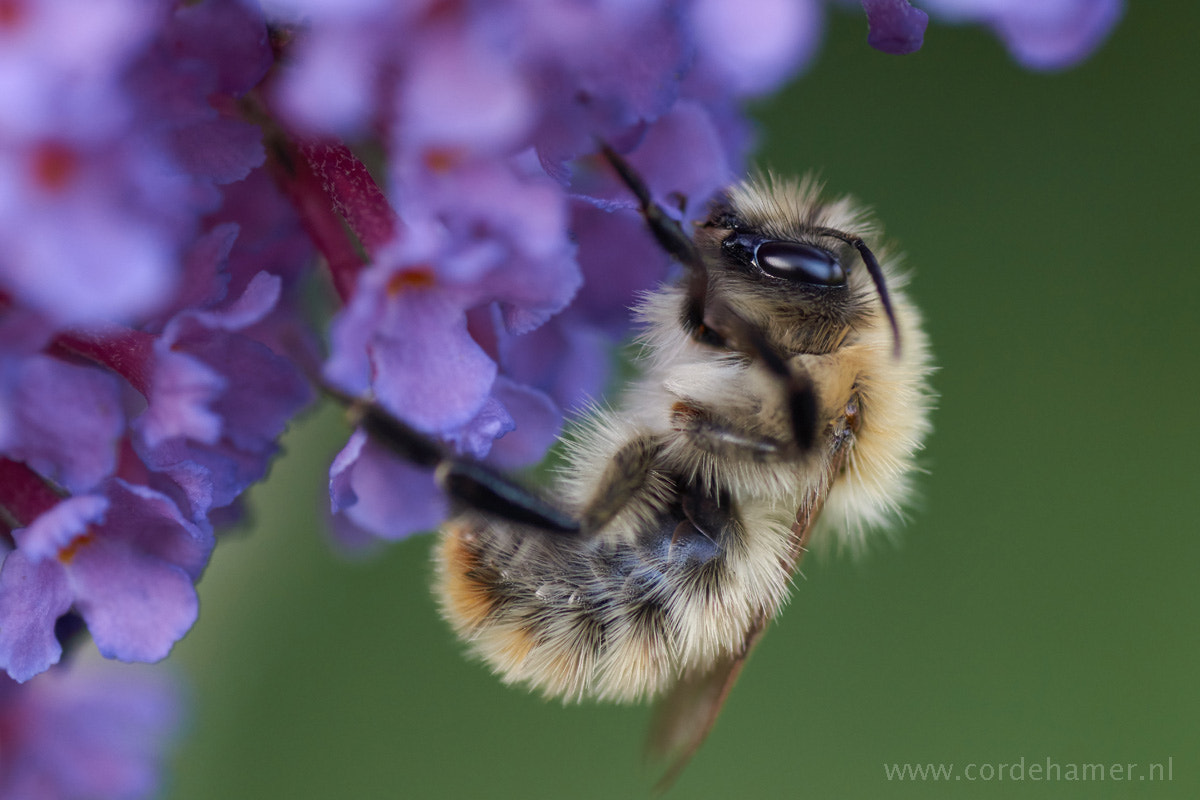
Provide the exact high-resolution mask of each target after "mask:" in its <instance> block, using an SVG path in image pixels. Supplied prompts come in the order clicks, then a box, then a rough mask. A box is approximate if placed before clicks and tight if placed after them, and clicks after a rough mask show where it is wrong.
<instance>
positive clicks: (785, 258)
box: [754, 240, 846, 286]
mask: <svg viewBox="0 0 1200 800" xmlns="http://www.w3.org/2000/svg"><path fill="white" fill-rule="evenodd" d="M754 261H755V262H756V263H757V264H758V267H759V269H761V270H762V271H763V272H765V273H767V274H768V275H774V276H775V277H776V278H783V279H785V280H789V281H799V282H802V283H815V284H819V285H821V286H841V285H843V284H844V283H845V282H846V270H845V269H843V268H842V265H841V264H840V263H838V260H837V259H836V258H834V257H833V253H830V252H829V251H828V250H824V249H822V248H820V247H813V246H812V245H808V244H801V243H799V242H781V241H776V240H770V241H766V242H762V243H761V244H759V245H758V247H757V248H755V250H754Z"/></svg>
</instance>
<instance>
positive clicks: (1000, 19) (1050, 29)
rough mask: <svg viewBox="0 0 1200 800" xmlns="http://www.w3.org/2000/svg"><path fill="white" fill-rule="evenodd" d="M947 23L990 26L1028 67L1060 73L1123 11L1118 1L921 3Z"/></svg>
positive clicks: (952, 0) (942, 0)
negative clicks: (1060, 70)
mask: <svg viewBox="0 0 1200 800" xmlns="http://www.w3.org/2000/svg"><path fill="white" fill-rule="evenodd" d="M921 5H922V6H924V7H925V8H927V9H929V11H930V12H931V13H933V14H934V15H936V16H938V17H940V18H942V19H945V20H947V21H950V22H974V23H982V24H984V25H988V26H989V27H991V28H992V29H993V30H994V31H995V32H996V34H997V35H998V36H999V37H1000V39H1001V40H1002V41H1003V42H1004V44H1005V46H1007V47H1008V50H1009V52H1010V53H1012V56H1013V58H1015V59H1016V60H1017V61H1018V62H1019V63H1020V64H1022V65H1023V66H1026V67H1029V68H1031V69H1065V68H1066V67H1070V66H1073V65H1074V64H1077V63H1079V62H1080V61H1082V60H1083V59H1085V58H1087V57H1088V56H1089V55H1091V53H1092V52H1093V51H1094V50H1095V49H1096V48H1097V47H1099V46H1100V45H1101V44H1102V43H1103V42H1104V40H1105V39H1107V38H1108V35H1109V34H1110V33H1112V30H1113V28H1114V27H1116V24H1117V22H1119V21H1120V19H1121V16H1122V15H1123V14H1124V13H1125V3H1124V1H1123V0H1004V2H1000V1H999V0H921Z"/></svg>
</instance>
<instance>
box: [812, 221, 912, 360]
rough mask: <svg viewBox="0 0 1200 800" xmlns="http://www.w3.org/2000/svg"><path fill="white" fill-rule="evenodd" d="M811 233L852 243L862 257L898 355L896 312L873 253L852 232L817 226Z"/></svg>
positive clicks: (898, 334) (898, 339) (898, 326)
mask: <svg viewBox="0 0 1200 800" xmlns="http://www.w3.org/2000/svg"><path fill="white" fill-rule="evenodd" d="M813 233H816V234H818V235H820V236H832V237H833V238H834V239H840V240H842V241H843V242H845V243H846V244H848V245H852V246H853V247H854V249H855V250H857V251H858V255H859V256H860V257H861V258H862V260H863V263H864V264H866V265H867V272H868V273H870V275H871V280H872V281H874V283H875V291H876V292H878V293H879V301H880V302H881V303H883V311H884V313H885V314H887V317H888V321H889V322H891V323H892V341H893V342H895V355H896V356H897V357H899V355H900V324H899V323H898V322H896V312H895V311H893V310H892V298H891V295H889V294H888V289H887V282H886V281H885V280H884V279H883V269H882V268H880V266H879V261H878V260H876V258H875V254H874V253H872V252H871V249H870V248H869V247H867V243H866V242H864V241H863V240H862V237H860V236H855V235H854V234H852V233H845V232H843V231H839V230H836V229H834V228H817V229H816V230H814V231H813Z"/></svg>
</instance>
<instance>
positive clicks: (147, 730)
mask: <svg viewBox="0 0 1200 800" xmlns="http://www.w3.org/2000/svg"><path fill="white" fill-rule="evenodd" d="M179 699H180V698H179V689H178V687H177V686H176V685H175V683H174V681H173V680H172V679H171V676H170V675H168V674H165V673H163V672H161V671H155V672H151V671H148V670H134V669H131V668H129V667H124V668H121V669H120V670H117V669H114V668H105V667H102V666H100V665H97V664H91V663H83V662H78V663H74V664H72V665H71V666H70V667H69V668H63V667H60V668H57V669H54V670H52V671H50V672H48V673H46V674H45V675H41V676H39V677H38V678H36V679H35V680H33V681H30V682H29V683H26V684H24V685H18V684H16V683H15V682H13V681H11V680H10V679H8V678H6V677H4V676H3V675H0V800H65V799H67V798H72V799H74V798H78V800H83V799H84V798H89V799H90V800H135V798H144V797H151V796H153V795H154V794H155V793H156V791H157V789H158V788H159V782H160V777H159V775H160V771H161V769H162V761H163V758H164V756H165V755H166V751H167V749H168V748H169V747H170V745H171V744H172V743H173V739H174V735H175V733H176V731H177V729H178V728H179V709H178V706H179Z"/></svg>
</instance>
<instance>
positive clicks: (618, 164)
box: [361, 147, 932, 783]
mask: <svg viewBox="0 0 1200 800" xmlns="http://www.w3.org/2000/svg"><path fill="white" fill-rule="evenodd" d="M603 153H604V156H605V157H606V158H607V161H608V162H609V163H610V164H611V166H612V167H613V168H614V169H615V170H616V172H617V174H618V175H619V176H620V178H621V179H622V181H623V182H624V184H625V185H626V186H627V187H628V188H629V190H630V191H631V192H632V193H633V195H634V196H635V197H636V198H637V201H638V204H639V207H640V210H641V213H642V215H643V216H644V218H645V220H646V222H647V224H648V226H649V228H650V230H651V232H652V233H653V234H654V235H655V237H656V238H657V240H658V241H659V243H660V244H661V245H662V246H663V247H664V248H665V249H666V250H667V251H668V252H669V253H670V254H671V255H673V256H674V257H675V258H676V259H677V260H678V261H679V262H680V263H681V264H682V265H683V267H684V276H683V278H682V280H680V281H678V282H677V283H674V284H670V285H666V286H662V287H660V288H659V289H657V290H656V291H653V292H651V293H649V294H648V295H647V296H645V297H644V298H643V299H642V300H641V302H640V304H639V305H638V307H637V309H636V313H637V316H638V318H639V319H640V321H641V323H642V325H643V327H644V333H643V335H642V345H643V349H642V354H641V356H640V357H639V359H638V360H639V366H640V368H641V370H640V373H641V374H640V377H638V378H637V379H636V380H635V381H634V382H633V383H632V385H631V386H630V387H628V389H627V391H626V392H625V394H624V397H623V399H622V400H621V401H620V403H619V404H618V405H617V406H616V407H615V408H612V409H609V410H597V411H595V412H593V413H592V414H591V416H590V417H589V418H588V419H587V420H586V421H584V422H583V423H582V424H581V425H580V427H579V428H578V430H576V431H575V432H574V434H573V435H572V436H571V438H570V439H569V441H568V442H567V449H566V454H567V456H566V465H565V467H564V469H563V470H562V472H561V474H560V475H559V476H558V479H557V481H556V483H555V484H554V486H553V487H552V489H551V490H550V492H549V493H548V494H547V495H540V494H537V493H534V492H532V491H530V490H528V489H526V488H524V487H522V486H521V485H519V484H517V483H516V482H514V481H512V480H510V479H508V478H506V477H505V476H503V475H501V474H499V473H497V472H495V471H493V470H491V469H490V468H488V467H487V466H485V465H483V464H480V463H477V462H472V461H469V460H465V459H462V458H460V457H456V456H453V455H451V454H448V453H447V451H446V450H445V449H443V448H441V447H440V446H439V445H437V444H436V443H433V442H431V441H429V440H426V439H424V438H423V437H421V435H420V434H418V433H416V432H415V431H412V430H411V429H409V428H407V426H405V425H404V424H403V423H402V422H399V421H397V420H394V419H392V418H390V417H388V416H387V415H386V414H385V413H384V412H381V411H379V410H377V409H375V408H374V407H372V406H369V405H368V406H367V407H366V408H365V410H364V411H363V413H362V416H361V421H362V422H363V424H364V425H365V426H366V427H367V429H368V432H369V433H371V434H372V435H374V436H376V437H377V438H378V439H380V440H382V441H383V442H385V443H387V444H388V445H389V446H391V447H392V448H393V449H395V450H396V451H397V452H399V453H400V454H401V455H403V456H404V457H406V458H409V459H411V460H413V461H415V462H417V463H420V464H425V465H427V466H429V467H431V468H434V469H435V470H436V472H435V474H436V476H437V478H438V480H439V481H440V483H441V485H442V486H443V487H444V488H445V489H446V490H447V492H448V493H449V494H450V496H451V497H452V498H454V500H455V501H456V504H457V510H456V512H455V513H454V515H453V516H452V518H451V519H450V520H449V521H448V522H447V523H446V524H445V526H444V528H443V530H442V533H441V536H440V541H439V544H438V545H437V547H436V554H435V561H436V579H435V589H434V591H435V594H436V596H437V598H438V600H439V603H440V607H441V611H442V614H443V616H444V617H445V619H446V620H447V621H448V622H449V624H450V626H451V627H452V628H453V629H454V630H455V631H456V632H457V634H458V635H459V636H460V637H461V638H462V640H463V641H464V642H466V645H467V647H468V648H469V650H470V651H471V653H472V654H474V655H475V656H476V657H478V658H480V659H482V660H483V661H484V662H486V663H487V664H488V665H490V666H491V668H492V669H493V670H494V671H495V672H496V673H497V674H498V675H499V676H500V678H501V679H502V680H503V681H504V682H505V683H511V684H521V685H524V686H527V687H529V688H531V689H534V690H536V691H539V692H541V693H542V694H544V695H546V696H548V697H553V698H562V699H564V700H568V701H572V700H583V699H588V698H595V699H600V700H613V701H639V700H644V699H649V698H660V697H661V698H664V699H663V701H662V704H661V706H660V707H659V710H658V712H657V716H656V720H655V723H654V726H653V730H652V742H651V749H652V752H653V753H654V754H655V755H657V756H659V757H660V758H661V759H663V760H664V761H665V763H666V769H665V775H664V783H669V782H670V781H671V780H673V779H674V777H675V776H676V775H677V774H678V772H679V770H680V769H682V767H683V765H684V764H686V762H687V761H688V759H689V758H690V757H691V756H692V754H693V753H694V752H695V751H696V749H697V748H698V747H699V746H700V744H701V743H702V742H703V740H704V739H705V737H706V736H707V733H708V731H709V729H710V728H711V727H712V725H713V724H714V722H715V720H716V717H717V715H718V713H719V711H720V708H721V705H722V703H723V702H724V700H725V697H726V695H727V694H728V693H729V690H730V688H731V687H732V685H733V683H734V681H735V680H736V678H737V676H738V673H739V672H740V670H741V668H742V666H743V664H744V663H745V661H746V658H747V656H748V655H749V654H750V651H751V650H752V649H753V647H754V646H755V644H756V643H757V642H758V640H759V639H760V637H761V636H762V634H763V632H764V630H765V628H766V626H767V624H768V623H769V622H770V621H771V620H772V619H773V618H774V617H775V615H776V614H777V613H778V611H779V609H780V607H781V606H782V605H783V603H784V602H785V600H786V598H787V596H788V592H789V589H790V586H791V583H792V579H793V575H794V574H795V572H796V570H797V566H798V563H799V561H800V558H801V556H802V554H803V553H804V552H805V551H806V549H807V547H808V545H809V540H810V537H811V536H812V535H813V531H814V526H815V525H816V521H817V518H818V515H823V516H824V517H825V518H826V519H825V520H824V521H823V524H822V529H823V533H822V534H821V535H825V536H830V535H832V536H835V537H840V540H841V541H842V542H843V543H849V544H851V545H856V544H858V543H860V542H861V541H862V539H863V538H864V535H865V534H864V531H865V530H867V529H868V528H871V527H873V526H876V525H878V524H880V523H883V522H885V521H886V520H887V518H888V517H889V516H891V515H892V513H893V512H894V511H896V510H898V509H899V508H900V506H901V505H902V504H903V503H904V502H905V500H906V499H907V497H908V496H909V494H910V489H911V486H910V482H911V475H912V473H913V471H914V466H915V457H916V454H917V452H918V451H919V450H920V449H921V447H922V441H923V439H924V437H925V435H926V434H927V433H928V431H929V427H930V425H929V414H930V410H931V405H932V395H931V392H930V390H929V387H928V376H929V374H930V372H931V359H930V353H929V347H928V344H927V340H926V337H925V334H924V332H923V331H922V328H921V320H920V316H919V313H918V311H917V310H916V309H915V307H914V306H913V305H912V303H911V302H910V301H909V299H908V298H907V297H906V296H905V294H904V292H903V290H902V281H901V276H900V275H899V274H898V273H897V272H896V269H895V267H894V259H893V258H891V257H890V256H887V255H886V253H884V251H882V250H881V251H880V252H881V254H882V255H884V256H885V257H884V258H882V259H877V258H876V256H875V254H874V251H873V250H871V249H870V247H869V246H868V244H867V242H868V240H872V239H874V238H876V237H877V235H878V231H877V229H876V226H875V225H874V223H873V222H872V221H871V219H870V218H869V217H868V215H867V214H866V213H865V212H864V210H863V209H862V208H860V207H859V206H858V205H856V204H855V203H854V202H853V201H851V200H850V199H846V198H842V199H837V200H832V201H827V200H823V199H822V198H821V196H820V192H819V190H818V187H817V185H816V184H815V183H814V182H813V181H811V180H805V181H800V182H797V181H789V180H780V179H776V178H772V177H766V176H762V177H757V178H754V179H751V180H749V181H748V182H745V183H742V184H740V185H737V186H734V187H733V188H732V189H730V190H728V191H727V192H726V193H725V194H724V195H723V196H722V197H721V198H719V199H718V200H717V201H715V202H714V203H713V205H712V207H711V213H709V215H708V217H707V219H705V220H704V221H703V222H700V223H697V224H696V225H695V226H694V229H693V230H692V232H691V233H690V234H689V233H687V232H686V231H685V229H684V227H683V226H682V225H680V224H679V223H678V222H677V221H675V219H674V218H673V217H672V216H671V215H670V214H669V213H668V212H667V211H666V210H665V209H664V208H663V207H662V206H660V205H658V204H656V203H655V202H654V200H653V199H652V197H651V194H650V192H649V190H648V189H647V187H646V186H645V184H644V183H643V181H642V179H641V178H640V176H638V175H637V174H636V173H635V172H634V171H633V169H632V168H631V167H630V165H629V164H628V163H627V162H626V161H625V160H624V159H623V158H622V157H621V156H620V155H618V154H617V153H616V152H614V151H613V150H611V149H610V148H608V147H605V148H604V150H603ZM547 497H552V498H553V501H551V500H548V499H546V498H547ZM824 529H830V530H828V531H824Z"/></svg>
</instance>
